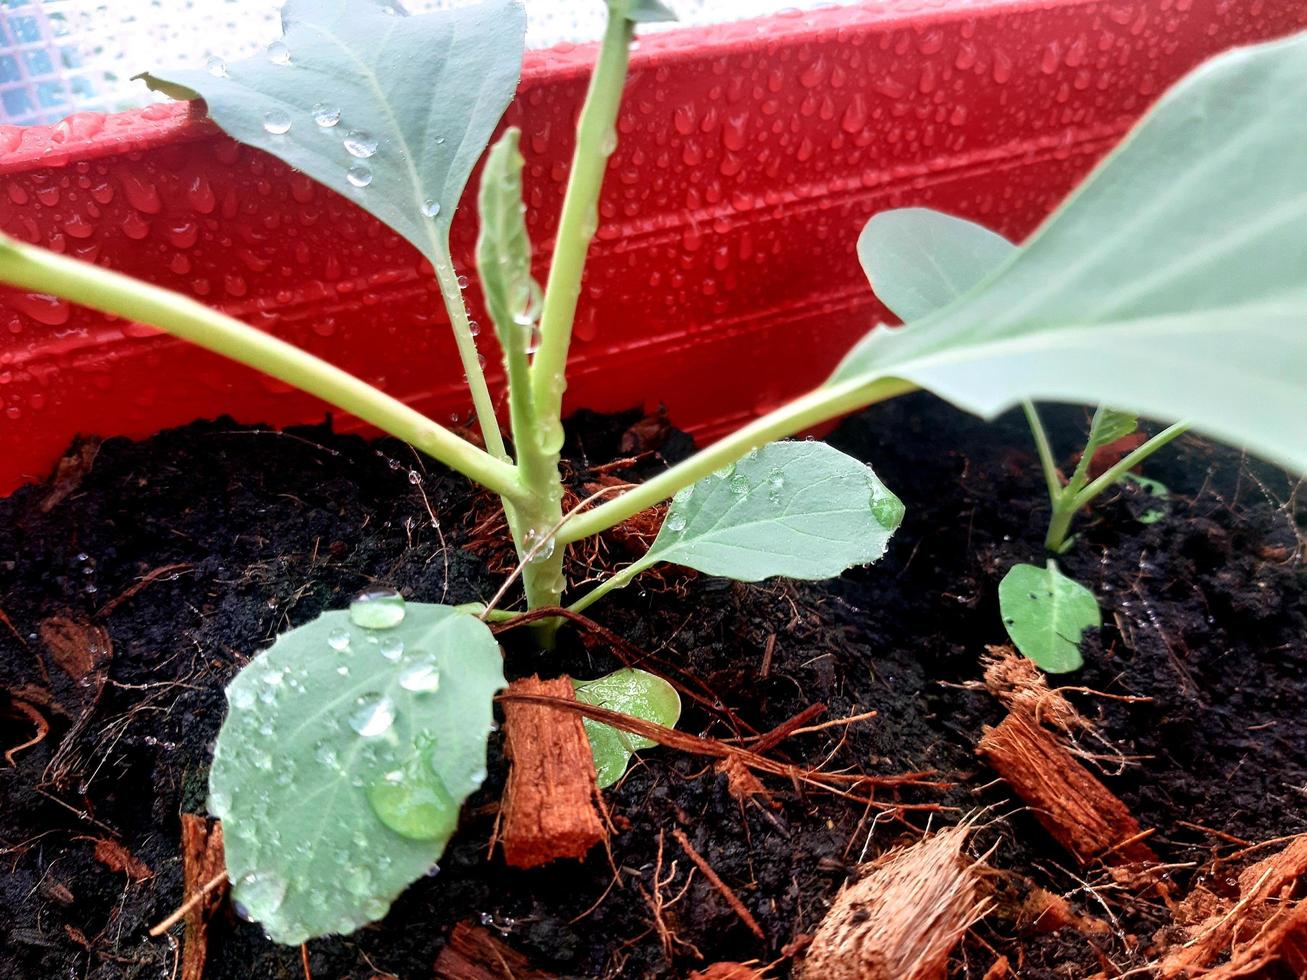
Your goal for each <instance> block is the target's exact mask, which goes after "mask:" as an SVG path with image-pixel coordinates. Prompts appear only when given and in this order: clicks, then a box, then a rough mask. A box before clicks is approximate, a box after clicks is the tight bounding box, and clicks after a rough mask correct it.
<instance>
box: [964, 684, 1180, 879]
mask: <svg viewBox="0 0 1307 980" xmlns="http://www.w3.org/2000/svg"><path fill="white" fill-rule="evenodd" d="M976 754H977V755H979V756H980V757H981V758H982V759H984V760H985V762H987V763H988V764H989V765H990V767H991V768H992V769H993V770H994V771H995V772H997V773H998V774H999V775H1000V776H1002V777H1003V778H1004V779H1005V780H1006V781H1007V783H1008V785H1009V786H1011V787H1012V790H1013V792H1015V793H1016V794H1017V796H1019V797H1021V799H1022V800H1024V801H1025V802H1026V803H1027V804H1029V805H1030V807H1031V809H1032V810H1033V812H1034V815H1035V819H1036V820H1038V821H1039V822H1040V824H1042V825H1043V827H1044V829H1045V830H1047V831H1048V832H1049V834H1051V835H1052V836H1053V839H1054V840H1056V841H1057V842H1058V843H1059V844H1061V845H1062V846H1063V847H1064V848H1066V849H1067V850H1068V851H1070V852H1071V853H1072V854H1073V855H1075V857H1076V858H1077V859H1078V860H1079V861H1080V862H1081V864H1088V863H1089V862H1091V861H1093V860H1095V859H1100V858H1101V859H1102V860H1103V862H1104V863H1106V864H1132V863H1147V864H1155V863H1156V862H1157V857H1156V855H1154V854H1153V852H1152V849H1151V848H1149V847H1148V845H1147V844H1145V843H1143V842H1142V841H1141V840H1139V839H1138V838H1139V836H1140V833H1141V832H1140V829H1139V823H1138V822H1137V821H1136V820H1135V818H1134V816H1133V815H1132V814H1131V813H1130V810H1129V809H1128V808H1127V807H1126V805H1125V804H1124V803H1122V802H1121V801H1120V800H1119V799H1117V797H1116V796H1114V795H1113V794H1112V792H1111V790H1109V789H1108V788H1107V787H1106V786H1104V785H1103V784H1102V783H1100V782H1099V781H1098V779H1097V778H1095V776H1094V775H1093V774H1092V773H1091V772H1090V771H1089V770H1088V769H1086V768H1085V767H1084V766H1083V765H1081V764H1080V763H1079V762H1078V761H1077V760H1076V759H1075V758H1074V757H1073V756H1072V755H1071V753H1070V752H1068V751H1067V750H1066V748H1065V747H1064V746H1063V745H1062V743H1061V742H1059V741H1058V739H1057V737H1056V736H1055V735H1053V733H1052V732H1050V731H1048V729H1046V728H1043V727H1042V726H1040V725H1039V724H1038V723H1036V722H1035V720H1034V718H1033V716H1032V715H1031V714H1030V713H1029V712H1028V711H1026V710H1024V709H1022V708H1019V707H1018V708H1015V709H1013V710H1012V711H1009V712H1008V716H1007V717H1006V718H1004V719H1003V721H1002V722H1001V723H1000V724H999V725H998V726H997V727H996V728H987V729H986V730H985V735H984V737H983V738H981V740H980V744H979V745H977V746H976Z"/></svg>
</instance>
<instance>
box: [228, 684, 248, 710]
mask: <svg viewBox="0 0 1307 980" xmlns="http://www.w3.org/2000/svg"><path fill="white" fill-rule="evenodd" d="M227 700H228V702H230V704H231V706H232V707H233V708H236V709H237V710H240V711H244V710H246V709H247V708H252V707H254V689H253V688H251V687H250V686H249V685H248V684H233V685H232V686H231V687H229V688H227Z"/></svg>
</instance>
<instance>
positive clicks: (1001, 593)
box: [998, 561, 1103, 674]
mask: <svg viewBox="0 0 1307 980" xmlns="http://www.w3.org/2000/svg"><path fill="white" fill-rule="evenodd" d="M998 608H999V611H1000V613H1001V614H1002V616H1003V625H1004V626H1006V627H1007V635H1008V636H1010V637H1011V638H1012V642H1013V643H1015V644H1016V647H1017V649H1018V650H1020V651H1021V652H1022V654H1024V655H1025V656H1026V657H1029V658H1030V659H1031V660H1033V661H1034V662H1035V664H1036V665H1037V666H1039V667H1041V668H1043V669H1044V670H1046V671H1048V672H1049V673H1050V674H1060V673H1064V672H1066V671H1069V670H1077V669H1079V667H1080V665H1081V664H1083V663H1084V659H1083V658H1082V657H1081V656H1080V640H1081V638H1082V637H1083V635H1084V632H1085V630H1087V629H1091V628H1093V629H1097V628H1098V627H1099V626H1101V625H1102V622H1103V621H1102V616H1101V614H1100V613H1099V611H1098V600H1097V599H1095V598H1094V594H1093V593H1092V592H1090V591H1089V590H1088V589H1086V588H1085V587H1084V586H1083V585H1081V584H1080V583H1079V582H1077V581H1076V580H1075V579H1070V578H1067V577H1066V576H1065V575H1063V574H1062V573H1061V572H1060V571H1058V569H1057V565H1056V564H1055V563H1054V562H1052V561H1050V562H1049V563H1048V565H1047V567H1045V568H1039V567H1038V566H1036V565H1013V566H1012V568H1011V569H1010V570H1009V571H1008V573H1007V574H1006V575H1004V576H1003V581H1001V582H1000V583H999V584H998Z"/></svg>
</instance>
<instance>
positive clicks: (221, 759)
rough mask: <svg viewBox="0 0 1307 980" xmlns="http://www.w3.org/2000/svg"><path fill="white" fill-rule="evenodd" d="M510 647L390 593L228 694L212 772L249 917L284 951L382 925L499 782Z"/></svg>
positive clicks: (263, 666) (448, 612)
mask: <svg viewBox="0 0 1307 980" xmlns="http://www.w3.org/2000/svg"><path fill="white" fill-rule="evenodd" d="M503 686H504V675H503V669H502V665H501V660H500V654H499V646H498V644H497V643H496V642H495V639H494V637H493V636H492V635H491V633H490V630H489V629H488V628H487V627H486V625H485V624H484V623H482V622H481V621H480V620H479V619H477V618H475V617H474V616H471V615H469V614H467V613H465V612H459V611H457V610H455V609H452V608H450V607H448V606H438V605H430V604H426V603H409V604H408V605H407V606H405V605H404V603H403V600H402V599H399V597H398V596H397V595H395V596H389V597H387V596H379V597H376V598H374V599H372V600H369V601H366V602H362V603H359V602H357V601H356V604H355V606H353V607H351V611H350V612H344V611H339V612H329V613H325V614H323V615H322V616H320V617H318V618H317V619H315V620H313V621H312V622H310V623H307V624H305V625H304V626H300V627H298V628H296V629H293V630H291V631H290V632H289V633H285V634H283V635H282V636H280V637H278V639H277V642H276V643H275V644H273V646H272V647H271V648H270V649H268V650H265V651H264V652H263V653H261V654H259V655H258V656H257V657H255V658H254V660H253V661H251V662H250V664H249V665H248V666H247V667H246V668H245V669H244V670H242V671H241V672H240V674H239V675H237V677H236V679H235V680H233V681H232V682H231V684H230V685H229V686H228V688H227V700H228V703H229V705H230V711H229V713H228V716H227V719H226V721H224V722H223V726H222V730H221V731H220V733H219V735H218V744H217V747H216V749H215V751H214V758H213V767H212V769H211V770H210V772H209V806H210V809H211V810H212V811H213V813H214V815H215V816H217V817H220V818H222V821H223V829H224V837H225V844H226V858H227V871H228V874H229V876H230V877H231V880H232V884H233V889H232V897H233V900H234V901H235V902H236V903H237V906H238V910H239V911H241V912H242V914H244V915H245V916H247V917H249V918H252V919H255V920H257V921H258V922H259V923H260V924H261V925H262V926H263V927H264V929H265V930H267V932H268V935H269V936H271V937H272V938H273V939H275V940H277V941H278V942H282V943H288V944H298V943H302V942H304V941H305V940H306V939H308V938H311V937H314V936H323V935H327V934H329V933H347V932H352V931H353V930H355V929H357V928H359V927H360V926H362V925H364V924H366V923H368V922H371V921H373V920H375V919H379V918H381V917H382V916H383V915H385V914H386V910H387V909H388V908H389V907H390V904H391V902H393V901H394V900H395V898H396V897H397V896H398V895H399V893H400V892H401V891H403V890H404V889H405V888H406V887H407V886H408V885H409V883H410V882H412V881H414V880H416V879H417V878H419V877H421V876H422V875H423V874H425V873H426V872H427V871H428V870H429V869H430V868H431V866H432V865H433V864H434V863H435V861H436V859H437V858H439V857H440V855H441V852H442V851H443V850H444V848H445V843H446V842H447V841H448V840H449V837H450V835H451V834H452V833H453V832H454V828H455V825H456V824H457V821H458V809H459V806H460V805H461V804H462V802H463V800H464V799H465V798H466V797H467V795H468V794H469V793H471V792H472V791H473V790H475V789H477V787H479V786H480V785H481V782H482V780H483V779H484V778H485V773H486V771H485V765H486V738H487V736H488V734H489V732H490V728H491V722H492V710H491V709H492V699H493V697H494V694H495V692H496V691H497V690H499V689H500V688H502V687H503Z"/></svg>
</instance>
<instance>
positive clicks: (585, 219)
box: [531, 11, 633, 436]
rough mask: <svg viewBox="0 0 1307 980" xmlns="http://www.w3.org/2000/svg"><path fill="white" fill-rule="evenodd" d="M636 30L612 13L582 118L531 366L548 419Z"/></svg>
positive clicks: (553, 416)
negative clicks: (537, 345)
mask: <svg viewBox="0 0 1307 980" xmlns="http://www.w3.org/2000/svg"><path fill="white" fill-rule="evenodd" d="M632 31H633V25H632V23H631V22H630V21H629V20H627V19H626V18H625V17H623V16H621V15H620V14H614V13H612V12H611V11H610V12H609V16H608V27H607V29H606V30H605V31H604V39H603V43H602V44H601V46H600V48H599V60H598V62H597V63H596V64H595V69H594V74H593V75H591V76H590V88H589V90H588V91H587V92H586V97H585V105H584V106H583V107H582V108H581V117H580V119H579V121H578V122H577V127H576V149H575V151H574V152H573V155H572V171H571V175H570V177H569V178H568V182H567V192H566V194H565V195H564V196H563V210H562V213H561V214H560V215H559V219H558V234H557V235H556V237H555V243H556V244H555V251H554V260H553V264H552V265H550V267H549V279H548V282H547V283H546V284H545V300H544V307H543V308H542V310H541V314H540V348H539V350H538V351H537V352H536V355H535V360H534V362H533V363H532V365H531V377H532V397H533V398H534V399H535V405H536V415H537V417H538V418H540V419H542V420H549V421H553V420H557V419H559V418H561V415H562V405H563V388H564V387H565V385H566V379H565V375H564V372H565V371H566V368H567V351H568V347H569V346H570V345H571V342H572V321H573V319H574V318H575V316H576V304H577V301H578V299H579V298H580V296H581V274H582V273H583V272H584V271H585V258H586V253H587V252H588V251H589V248H590V241H591V239H593V238H594V234H595V231H596V229H597V228H598V224H599V216H598V208H599V190H600V188H601V186H602V185H603V180H604V171H605V169H606V168H607V166H608V157H609V156H610V155H611V154H612V152H613V150H614V148H615V147H616V145H617V130H616V122H617V109H618V106H619V105H620V104H621V101H622V89H623V87H624V86H625V83H626V66H627V61H628V59H629V50H628V49H629V47H630V43H631V36H632ZM554 428H555V429H556V431H557V433H558V435H560V436H561V432H562V429H561V426H558V425H557V423H556V422H555V423H554Z"/></svg>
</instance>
